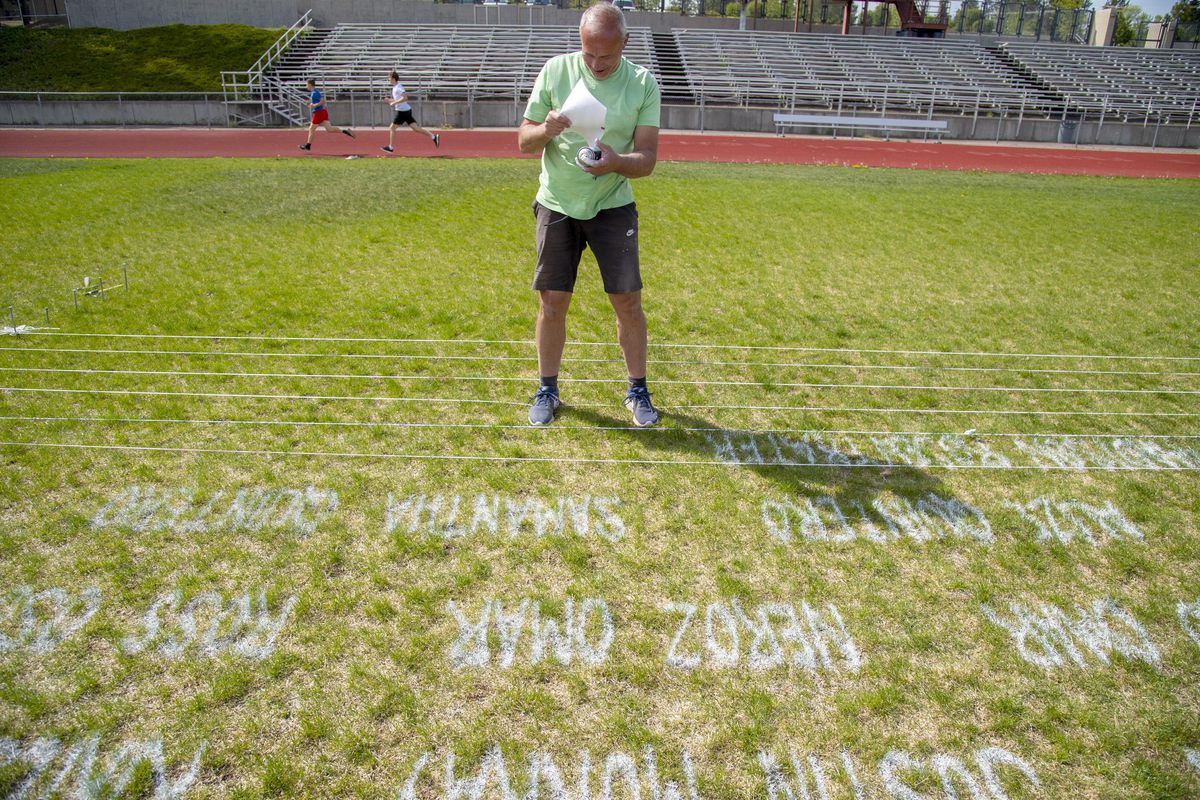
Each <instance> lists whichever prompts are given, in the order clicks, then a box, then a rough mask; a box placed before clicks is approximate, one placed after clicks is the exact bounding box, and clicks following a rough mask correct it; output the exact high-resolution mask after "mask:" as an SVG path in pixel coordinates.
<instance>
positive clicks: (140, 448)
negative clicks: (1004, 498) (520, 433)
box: [0, 441, 1200, 472]
mask: <svg viewBox="0 0 1200 800" xmlns="http://www.w3.org/2000/svg"><path fill="white" fill-rule="evenodd" d="M0 447H27V448H49V449H64V450H109V451H114V450H115V451H128V452H153V453H186V454H190V455H250V456H299V457H301V458H348V459H368V458H372V459H387V460H403V461H489V462H507V463H511V462H542V463H553V464H609V465H642V466H669V467H750V468H769V469H778V468H783V469H914V470H920V471H924V470H930V469H947V470H971V469H980V470H1003V471H1009V472H1011V471H1026V470H1035V471H1042V472H1045V471H1050V470H1053V471H1069V472H1193V471H1200V467H1178V466H1176V467H1116V466H1106V467H1095V466H1083V467H1076V466H1059V465H1045V466H1043V465H1040V464H922V465H921V466H920V467H914V466H913V465H912V464H865V463H850V464H792V463H789V464H750V463H746V462H742V461H708V460H692V459H655V458H574V457H560V456H484V455H473V454H472V455H450V454H447V453H436V454H428V453H358V452H341V451H328V450H256V449H235V448H220V447H156V446H152V445H122V444H81V443H73V442H15V441H0Z"/></svg>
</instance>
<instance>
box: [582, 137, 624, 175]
mask: <svg viewBox="0 0 1200 800" xmlns="http://www.w3.org/2000/svg"><path fill="white" fill-rule="evenodd" d="M596 147H597V148H598V149H599V150H600V160H599V161H597V162H596V165H595V166H593V167H584V168H583V171H584V172H588V173H591V174H592V175H596V176H597V177H599V176H600V175H607V174H608V173H610V172H616V171H617V166H618V165H619V163H620V161H621V156H620V154H619V153H617V151H616V150H613V149H612V148H611V147H609V146H608V145H606V144H605V143H604V142H598V143H597V144H596Z"/></svg>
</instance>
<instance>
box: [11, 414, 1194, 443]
mask: <svg viewBox="0 0 1200 800" xmlns="http://www.w3.org/2000/svg"><path fill="white" fill-rule="evenodd" d="M0 422H95V423H104V424H106V425H107V424H121V423H127V424H135V425H140V424H154V423H162V424H172V425H176V424H179V425H248V426H265V427H275V426H282V427H297V428H315V427H342V428H437V429H443V428H445V429H475V430H479V429H482V430H524V431H537V432H538V433H539V434H541V432H543V431H549V432H559V431H636V432H637V433H639V434H651V433H815V434H824V435H833V434H837V435H846V436H913V437H916V436H928V437H934V436H964V435H965V436H967V437H968V438H971V439H976V438H978V439H986V438H1014V439H1015V438H1026V439H1032V438H1049V437H1053V438H1058V439H1200V434H1191V433H1180V434H1176V433H1137V432H1133V433H1057V432H1054V431H1033V432H1024V433H1002V432H994V433H993V432H987V431H972V432H971V433H969V434H964V433H963V432H962V431H891V430H888V431H882V430H874V431H872V430H837V429H830V428H718V427H711V428H689V427H680V428H676V427H671V426H668V425H656V426H653V427H649V428H641V427H638V426H635V425H513V424H505V423H498V422H389V421H376V420H287V419H224V418H222V419H194V418H161V417H21V416H0Z"/></svg>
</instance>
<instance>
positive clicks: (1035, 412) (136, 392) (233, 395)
mask: <svg viewBox="0 0 1200 800" xmlns="http://www.w3.org/2000/svg"><path fill="white" fill-rule="evenodd" d="M0 392H27V393H33V394H103V395H127V396H147V397H204V398H229V399H250V400H339V401H343V400H344V401H355V402H366V403H380V402H389V403H398V402H410V403H457V404H464V405H465V404H471V403H477V404H480V405H505V406H519V407H521V408H525V407H527V406H528V405H529V403H528V401H524V400H481V399H477V398H446V397H388V396H381V395H322V394H315V395H314V394H251V393H239V392H164V391H158V390H149V389H63V388H48V387H40V386H38V387H33V386H0ZM564 405H567V406H568V407H574V408H612V405H613V404H610V403H568V404H564ZM661 408H662V409H663V410H666V411H670V410H679V409H689V410H690V409H696V410H707V409H713V410H718V409H719V410H741V411H811V412H826V411H829V412H861V413H868V414H880V413H901V414H976V415H980V416H983V415H989V414H994V415H1018V416H1074V417H1200V413H1197V412H1191V411H1055V410H1043V409H1031V410H1028V411H1018V410H1013V409H974V408H868V407H851V406H749V405H715V404H709V405H706V404H681V405H671V406H661Z"/></svg>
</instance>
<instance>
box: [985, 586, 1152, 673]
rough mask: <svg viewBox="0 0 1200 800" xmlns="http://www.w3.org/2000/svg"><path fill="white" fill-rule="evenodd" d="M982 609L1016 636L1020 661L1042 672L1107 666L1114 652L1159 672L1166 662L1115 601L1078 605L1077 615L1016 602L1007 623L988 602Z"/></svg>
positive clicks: (1011, 634)
mask: <svg viewBox="0 0 1200 800" xmlns="http://www.w3.org/2000/svg"><path fill="white" fill-rule="evenodd" d="M980 608H981V610H982V612H983V616H984V617H985V618H986V619H987V620H988V621H989V622H991V623H992V624H993V625H996V626H998V627H1000V628H1002V629H1003V630H1004V631H1005V632H1007V633H1008V634H1009V636H1010V637H1012V640H1013V644H1015V645H1016V647H1017V652H1018V653H1020V655H1021V658H1023V659H1025V660H1026V661H1028V662H1029V663H1030V664H1033V665H1034V666H1037V667H1041V668H1043V669H1056V668H1060V667H1066V666H1076V667H1089V666H1091V662H1092V661H1098V662H1100V663H1101V664H1103V665H1106V666H1107V665H1109V664H1111V663H1112V655H1113V654H1114V653H1116V654H1119V655H1122V656H1124V657H1125V658H1127V659H1129V660H1131V661H1141V662H1144V663H1146V664H1149V665H1150V666H1152V667H1154V668H1155V669H1158V668H1159V667H1160V665H1161V663H1162V659H1161V658H1160V656H1159V653H1158V648H1157V647H1155V646H1154V642H1152V641H1150V636H1149V634H1147V632H1146V629H1145V628H1143V627H1142V624H1141V623H1140V622H1138V621H1137V620H1136V619H1135V618H1134V616H1133V615H1132V614H1130V613H1129V612H1128V611H1125V610H1124V609H1122V608H1121V607H1120V606H1118V605H1117V604H1116V603H1114V602H1113V601H1112V600H1106V599H1101V600H1096V601H1094V602H1093V603H1092V604H1091V606H1089V607H1086V608H1085V607H1082V606H1075V608H1074V611H1064V610H1063V609H1061V608H1059V607H1058V606H1055V605H1052V604H1050V603H1042V604H1040V605H1038V606H1036V607H1032V608H1031V607H1029V606H1026V605H1023V604H1021V603H1017V602H1012V603H1009V604H1008V612H1009V616H1008V617H1007V618H1006V617H1005V616H1004V615H1003V614H1001V613H1000V612H998V611H996V610H995V609H993V608H992V607H991V606H989V605H987V604H986V603H985V604H983V605H982V606H981V607H980ZM1089 655H1090V656H1091V658H1090V659H1089V658H1088V656H1089Z"/></svg>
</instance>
